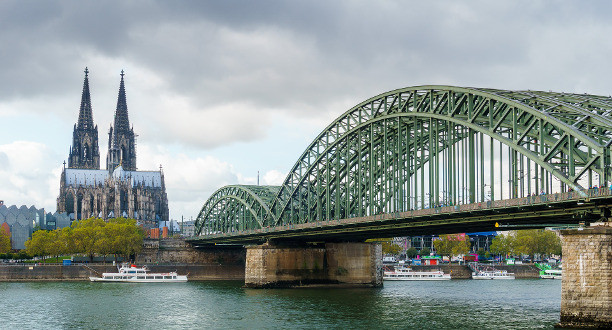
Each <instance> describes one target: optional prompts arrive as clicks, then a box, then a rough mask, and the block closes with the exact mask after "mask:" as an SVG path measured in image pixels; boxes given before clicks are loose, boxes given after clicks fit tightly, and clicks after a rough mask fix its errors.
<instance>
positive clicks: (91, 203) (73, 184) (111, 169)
mask: <svg viewBox="0 0 612 330" xmlns="http://www.w3.org/2000/svg"><path fill="white" fill-rule="evenodd" d="M88 75H89V71H88V70H87V68H85V81H84V83H83V93H82V95H81V106H80V109H79V118H78V121H77V123H76V124H75V125H74V131H73V134H72V146H71V147H70V152H69V155H68V167H66V163H64V168H63V170H62V175H61V180H60V192H59V196H58V198H57V212H66V213H67V214H68V215H69V216H70V218H71V219H72V220H80V219H87V218H90V217H99V218H102V219H110V218H118V217H126V218H127V217H129V218H134V219H136V220H137V221H138V222H139V223H141V224H143V225H144V226H145V227H157V226H158V225H159V222H160V221H168V220H169V219H168V218H169V212H168V196H167V194H166V185H165V182H164V173H163V171H162V169H161V166H160V169H159V171H138V170H137V168H136V136H137V135H136V134H134V129H133V127H130V121H129V118H128V108H127V101H126V93H125V82H124V73H123V71H121V82H120V84H119V96H118V98H117V108H116V110H115V117H114V122H113V124H112V125H111V127H110V130H109V132H108V153H107V156H106V170H101V169H100V150H99V147H98V126H97V125H95V126H94V121H93V111H92V107H91V96H90V92H89V77H88Z"/></svg>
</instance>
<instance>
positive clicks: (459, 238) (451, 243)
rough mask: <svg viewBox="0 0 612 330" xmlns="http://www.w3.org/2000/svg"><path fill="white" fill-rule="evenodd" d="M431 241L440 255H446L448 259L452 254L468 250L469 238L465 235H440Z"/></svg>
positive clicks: (457, 254)
mask: <svg viewBox="0 0 612 330" xmlns="http://www.w3.org/2000/svg"><path fill="white" fill-rule="evenodd" d="M433 243H434V247H435V248H436V252H437V253H438V254H440V255H442V256H448V260H451V258H452V257H453V256H459V255H465V254H467V253H469V252H470V238H469V237H468V236H467V235H456V234H451V235H440V236H439V237H438V239H436V240H434V242H433Z"/></svg>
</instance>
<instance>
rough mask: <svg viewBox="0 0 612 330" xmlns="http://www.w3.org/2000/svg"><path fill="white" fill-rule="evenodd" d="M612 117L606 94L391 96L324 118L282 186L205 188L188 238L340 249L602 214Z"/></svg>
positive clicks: (429, 91)
mask: <svg viewBox="0 0 612 330" xmlns="http://www.w3.org/2000/svg"><path fill="white" fill-rule="evenodd" d="M611 113H612V98H611V97H609V96H597V95H588V94H571V93H555V92H544V91H509V90H498V89H484V88H468V87H453V86H417V87H409V88H403V89H398V90H393V91H389V92H387V93H383V94H380V95H377V96H375V97H372V98H370V99H368V100H365V101H363V102H361V103H360V104H358V105H356V106H354V107H353V108H351V109H349V110H348V111H346V112H345V113H343V114H342V115H341V116H340V117H338V118H337V119H336V120H334V121H333V122H332V123H331V124H330V125H329V126H328V127H327V128H325V129H324V130H323V132H321V133H320V134H319V135H318V136H317V138H316V139H315V140H314V141H313V142H312V143H311V144H310V145H309V146H308V147H307V148H306V150H305V151H304V152H303V153H302V155H301V156H300V158H299V159H298V160H297V162H296V163H295V165H294V166H293V167H292V168H291V170H290V171H289V174H288V175H287V177H286V179H285V180H284V182H283V184H282V185H281V186H274V187H272V186H244V185H242V186H241V185H233V186H226V187H222V188H220V189H219V190H217V191H216V192H215V193H214V194H213V195H212V196H211V197H210V198H209V199H208V200H207V201H206V202H205V203H204V205H203V207H202V209H201V211H200V212H199V214H198V216H197V219H196V224H195V226H196V233H197V236H196V237H193V238H191V240H190V241H191V242H192V243H194V244H196V245H198V244H199V245H203V244H219V243H239V244H259V243H263V242H268V246H269V244H270V242H272V243H274V242H291V243H293V244H298V243H301V244H313V242H327V243H331V242H333V243H335V244H339V243H340V242H363V241H364V240H365V239H367V238H374V237H385V236H386V237H389V236H401V235H412V234H424V233H428V234H432V233H448V232H466V231H468V232H469V231H480V230H492V229H494V228H495V225H496V224H503V225H505V226H523V227H525V228H527V227H542V226H547V225H549V224H563V223H586V224H587V225H588V224H589V223H591V222H603V223H609V222H608V221H607V220H608V219H609V217H610V203H611V202H612V196H611V194H610V189H609V188H607V187H608V186H609V185H610V183H611V181H612V176H611V175H612V164H611V162H612V150H611V148H610V145H611V144H612V118H611V116H610V114H611ZM337 247H338V246H337V245H335V247H334V248H337ZM359 249H361V248H359ZM366 250H367V249H366ZM364 251H365V250H364ZM368 251H370V250H368ZM262 253H263V252H261V253H260V254H259V257H261V258H264V259H265V257H262V256H263V254H262ZM343 253H344V252H343ZM346 253H349V252H346ZM350 253H353V252H350ZM350 253H349V254H350ZM367 253H370V252H367ZM298 259H299V258H298ZM258 260H259V259H258ZM247 262H248V261H247ZM247 268H248V267H247ZM336 271H338V272H340V273H342V271H340V270H338V269H336ZM336 277H337V276H336ZM336 277H335V278H336ZM247 284H248V283H247Z"/></svg>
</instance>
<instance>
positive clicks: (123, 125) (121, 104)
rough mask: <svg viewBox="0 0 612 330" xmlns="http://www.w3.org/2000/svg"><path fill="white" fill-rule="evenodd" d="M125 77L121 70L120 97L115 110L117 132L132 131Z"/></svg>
mask: <svg viewBox="0 0 612 330" xmlns="http://www.w3.org/2000/svg"><path fill="white" fill-rule="evenodd" d="M123 76H125V73H124V72H123V70H121V83H120V84H119V96H118V97H117V109H116V110H115V131H122V130H129V129H130V119H129V118H128V108H127V101H126V97H125V83H124V81H123Z"/></svg>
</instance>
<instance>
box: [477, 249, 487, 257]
mask: <svg viewBox="0 0 612 330" xmlns="http://www.w3.org/2000/svg"><path fill="white" fill-rule="evenodd" d="M476 254H478V260H480V259H484V258H486V256H487V252H486V251H485V249H483V248H480V249H478V251H476Z"/></svg>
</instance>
